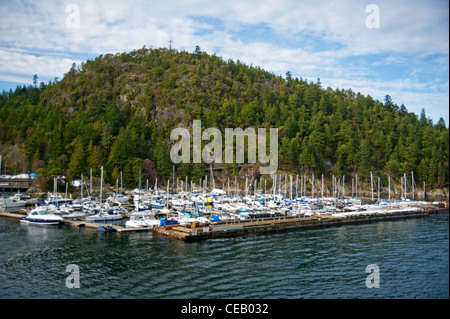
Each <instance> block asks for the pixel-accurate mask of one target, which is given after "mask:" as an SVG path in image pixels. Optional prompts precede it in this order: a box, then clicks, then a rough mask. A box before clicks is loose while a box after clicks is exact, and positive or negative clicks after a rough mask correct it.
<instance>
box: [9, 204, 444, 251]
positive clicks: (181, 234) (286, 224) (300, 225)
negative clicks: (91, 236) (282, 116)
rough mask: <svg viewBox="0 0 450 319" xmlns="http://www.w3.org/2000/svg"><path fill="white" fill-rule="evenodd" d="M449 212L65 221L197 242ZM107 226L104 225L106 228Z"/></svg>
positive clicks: (432, 209) (13, 215)
mask: <svg viewBox="0 0 450 319" xmlns="http://www.w3.org/2000/svg"><path fill="white" fill-rule="evenodd" d="M448 212H449V208H448V206H447V207H436V206H435V207H429V208H423V209H420V210H414V209H412V208H409V210H403V211H400V212H399V211H394V210H388V209H386V210H384V211H380V212H377V213H372V214H364V211H361V212H359V215H354V216H345V217H344V216H343V217H339V216H332V215H314V216H311V217H292V216H281V217H269V218H253V219H249V220H244V221H220V222H208V223H198V222H194V223H192V224H188V225H185V226H181V225H180V224H175V225H168V226H155V227H140V228H127V227H124V226H119V225H112V224H110V223H109V224H108V223H89V222H86V221H79V220H78V221H77V220H64V221H63V222H62V225H65V226H71V227H83V228H87V229H93V230H96V231H105V230H104V227H109V231H112V232H117V233H120V234H122V233H134V232H142V231H147V232H148V231H152V232H154V233H156V234H159V235H164V236H165V237H168V238H173V239H177V240H182V241H184V242H197V241H203V240H208V239H218V238H235V237H247V236H257V235H260V234H273V233H278V232H288V231H301V230H310V229H320V228H329V227H340V226H345V225H361V224H370V223H375V222H381V221H396V220H405V219H416V218H426V217H428V216H431V215H434V214H441V213H447V214H448ZM0 216H1V217H9V218H15V219H21V218H23V217H24V216H25V215H24V214H19V213H5V212H1V213H0ZM102 227H103V228H102Z"/></svg>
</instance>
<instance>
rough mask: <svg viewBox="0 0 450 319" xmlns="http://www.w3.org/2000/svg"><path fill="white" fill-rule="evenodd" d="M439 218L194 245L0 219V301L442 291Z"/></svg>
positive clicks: (444, 242) (442, 217)
mask: <svg viewBox="0 0 450 319" xmlns="http://www.w3.org/2000/svg"><path fill="white" fill-rule="evenodd" d="M448 216H449V215H448V213H445V214H437V215H433V216H430V217H426V218H422V219H411V220H404V221H392V222H378V223H373V224H367V225H354V226H342V227H335V228H327V229H320V230H308V231H296V232H288V233H278V234H269V235H257V236H252V237H243V238H234V239H233V238H231V239H229V238H228V239H216V240H208V241H202V242H196V243H184V242H182V241H178V240H174V239H170V238H166V237H163V236H160V235H156V234H153V233H151V232H148V233H147V232H144V233H130V234H119V233H98V232H96V231H92V230H89V229H84V228H75V227H69V226H56V227H54V226H53V227H43V226H33V225H24V224H20V223H19V222H18V221H17V220H14V219H9V218H4V217H0V298H14V299H22V298H26V299H34V298H65V299H66V298H77V299H78V298H81V299H85V298H102V299H110V298H152V299H156V298H164V299H175V298H177V299H178V298H183V299H184V298H186V299H190V298H200V299H209V298H214V299H223V298H239V299H247V298H255V299H261V298H283V299H301V298H304V299H335V298H352V299H354V298H377V299H378V298H389V299H391V298H401V299H404V298H407V299H410V298H419V299H429V298H430V299H435V298H449V225H448V220H449V218H448ZM70 264H75V265H77V266H78V267H79V275H80V276H79V278H80V281H79V283H80V287H79V288H68V287H67V286H66V278H67V277H68V276H69V275H70V274H69V273H68V272H66V267H67V266H68V265H70ZM369 264H376V265H377V266H378V268H379V284H380V285H379V286H380V287H379V288H367V286H366V278H367V277H368V276H369V275H370V273H366V267H367V266H368V265H369Z"/></svg>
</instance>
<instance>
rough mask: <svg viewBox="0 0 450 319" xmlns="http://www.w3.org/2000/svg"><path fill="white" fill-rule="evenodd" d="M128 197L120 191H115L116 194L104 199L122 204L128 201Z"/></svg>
mask: <svg viewBox="0 0 450 319" xmlns="http://www.w3.org/2000/svg"><path fill="white" fill-rule="evenodd" d="M129 199H130V197H129V196H125V195H123V194H122V193H117V194H114V195H111V196H109V197H108V198H107V199H106V201H108V202H111V203H118V204H124V203H128V200H129Z"/></svg>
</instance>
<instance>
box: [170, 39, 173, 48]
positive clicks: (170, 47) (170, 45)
mask: <svg viewBox="0 0 450 319" xmlns="http://www.w3.org/2000/svg"><path fill="white" fill-rule="evenodd" d="M172 43H173V41H172V40H169V50H172Z"/></svg>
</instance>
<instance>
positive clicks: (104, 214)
mask: <svg viewBox="0 0 450 319" xmlns="http://www.w3.org/2000/svg"><path fill="white" fill-rule="evenodd" d="M122 218H123V217H122V215H121V214H119V212H117V211H116V210H114V209H108V210H101V211H100V212H99V213H98V214H94V215H90V216H86V221H90V222H100V221H102V222H104V221H113V220H121V219H122Z"/></svg>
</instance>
